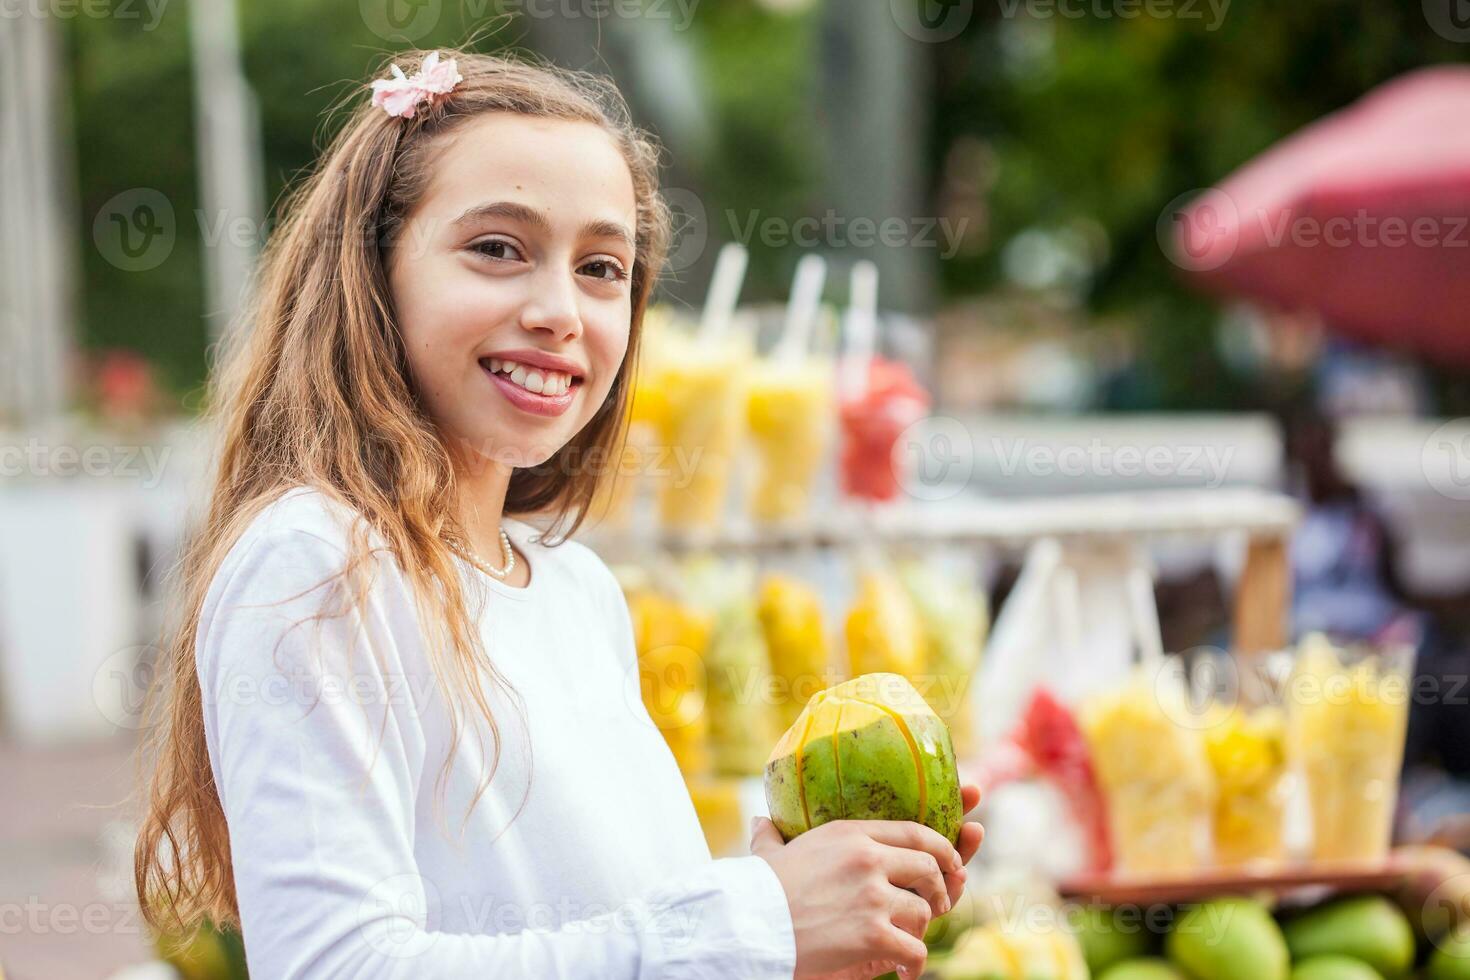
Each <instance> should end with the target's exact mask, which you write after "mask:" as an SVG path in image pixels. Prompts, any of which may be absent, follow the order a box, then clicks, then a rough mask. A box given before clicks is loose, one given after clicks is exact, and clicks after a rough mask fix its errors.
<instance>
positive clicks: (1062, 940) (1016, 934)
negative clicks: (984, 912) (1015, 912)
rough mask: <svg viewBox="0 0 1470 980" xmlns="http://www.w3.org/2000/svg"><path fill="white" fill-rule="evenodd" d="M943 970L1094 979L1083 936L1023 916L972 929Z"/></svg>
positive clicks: (992, 976)
mask: <svg viewBox="0 0 1470 980" xmlns="http://www.w3.org/2000/svg"><path fill="white" fill-rule="evenodd" d="M942 975H943V976H946V977H955V978H957V980H958V978H963V980H970V978H972V977H979V978H984V980H1033V978H1044V980H1088V976H1089V974H1088V970H1087V961H1086V960H1085V959H1084V958H1083V955H1082V947H1081V946H1080V945H1079V944H1078V942H1077V938H1076V937H1075V936H1073V935H1072V934H1071V933H1069V932H1067V931H1066V930H1065V929H1063V928H1061V927H1059V926H1046V927H1039V926H1033V925H1030V924H1028V923H1027V922H1026V921H1025V920H1024V919H1022V918H1019V917H1018V918H1017V920H1016V921H1014V922H1006V923H993V924H991V925H985V926H976V927H974V928H972V929H969V930H967V931H966V932H965V933H964V934H963V935H961V936H960V938H959V939H958V941H956V943H955V947H954V950H953V952H951V953H950V955H949V956H947V957H945V958H944V961H943V968H942Z"/></svg>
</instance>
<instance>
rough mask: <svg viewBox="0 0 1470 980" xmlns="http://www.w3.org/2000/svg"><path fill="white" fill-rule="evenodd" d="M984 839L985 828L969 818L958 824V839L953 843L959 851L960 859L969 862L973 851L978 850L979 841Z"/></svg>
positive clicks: (973, 853)
mask: <svg viewBox="0 0 1470 980" xmlns="http://www.w3.org/2000/svg"><path fill="white" fill-rule="evenodd" d="M983 840H985V828H984V827H983V826H982V825H981V824H978V823H976V822H975V821H973V820H970V821H968V822H966V823H962V824H960V840H959V843H958V844H956V845H955V850H957V851H959V852H960V861H961V862H963V863H964V864H969V863H970V859H971V858H973V857H974V856H975V852H976V851H978V850H980V842H981V841H983Z"/></svg>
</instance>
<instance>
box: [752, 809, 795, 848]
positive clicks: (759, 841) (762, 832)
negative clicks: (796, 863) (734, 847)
mask: <svg viewBox="0 0 1470 980" xmlns="http://www.w3.org/2000/svg"><path fill="white" fill-rule="evenodd" d="M785 846H786V842H785V841H784V840H782V839H781V832H780V831H779V830H777V829H776V825H775V824H773V823H771V821H769V820H767V819H766V818H765V817H756V818H755V819H753V820H751V822H750V853H752V854H756V855H761V854H769V853H770V852H772V851H775V850H780V849H781V848H783V847H785Z"/></svg>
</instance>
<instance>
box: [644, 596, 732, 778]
mask: <svg viewBox="0 0 1470 980" xmlns="http://www.w3.org/2000/svg"><path fill="white" fill-rule="evenodd" d="M628 611H629V613H630V614H631V617H632V620H633V634H634V638H635V640H636V644H637V649H638V667H639V684H640V688H641V690H642V694H643V704H644V706H645V707H647V709H648V714H649V717H650V718H652V719H653V723H654V724H655V725H657V726H658V728H659V731H660V732H662V733H663V737H664V740H665V741H666V742H668V744H669V748H670V750H671V751H672V752H673V753H674V760H675V761H676V762H678V764H679V769H680V771H682V772H683V773H684V775H685V777H686V778H688V777H693V776H697V775H702V774H704V773H707V772H708V771H709V769H710V747H709V716H708V714H707V713H706V711H705V697H706V682H705V670H704V654H705V649H706V647H707V646H708V644H709V637H710V629H711V625H712V623H711V620H710V617H709V616H708V615H706V614H704V613H702V612H699V611H697V610H694V609H689V608H686V607H685V606H683V605H681V604H679V603H677V602H675V601H673V600H672V599H670V598H668V597H667V596H664V595H660V594H658V593H656V592H653V591H639V592H636V593H634V594H633V595H630V596H629V597H628Z"/></svg>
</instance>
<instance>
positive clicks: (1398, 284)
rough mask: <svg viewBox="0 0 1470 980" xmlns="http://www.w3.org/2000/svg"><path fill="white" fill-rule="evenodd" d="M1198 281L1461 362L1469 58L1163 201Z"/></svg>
mask: <svg viewBox="0 0 1470 980" xmlns="http://www.w3.org/2000/svg"><path fill="white" fill-rule="evenodd" d="M1160 237H1161V239H1162V240H1163V241H1164V242H1165V243H1166V248H1167V249H1168V250H1169V251H1170V252H1171V257H1172V258H1173V259H1174V261H1175V262H1176V263H1177V264H1178V265H1180V266H1181V267H1182V268H1184V269H1185V270H1186V271H1188V272H1189V273H1190V275H1191V276H1192V277H1193V278H1194V280H1195V281H1196V282H1198V283H1199V284H1200V285H1202V286H1204V287H1205V288H1207V289H1209V290H1211V291H1214V292H1218V293H1222V294H1226V295H1231V296H1243V297H1247V298H1250V299H1254V300H1257V301H1260V302H1263V303H1265V304H1268V305H1273V306H1276V307H1279V308H1283V309H1287V310H1302V309H1309V310H1315V311H1317V312H1319V313H1321V314H1322V315H1323V317H1324V319H1325V320H1326V322H1327V324H1328V326H1329V327H1330V328H1332V329H1335V330H1338V331H1340V332H1341V333H1344V334H1347V335H1349V336H1352V337H1356V338H1358V339H1360V340H1365V341H1369V342H1372V343H1378V344H1385V345H1390V346H1395V347H1401V348H1408V349H1412V350H1416V351H1419V352H1421V353H1423V354H1426V355H1428V356H1430V357H1434V358H1436V359H1440V360H1453V361H1457V362H1459V363H1462V364H1470V67H1461V66H1453V67H1439V68H1430V69H1425V70H1421V71H1417V72H1413V73H1411V74H1408V75H1404V76H1402V77H1400V78H1398V79H1395V80H1394V81H1392V82H1389V83H1387V84H1385V85H1383V86H1381V87H1380V88H1378V89H1375V90H1374V91H1373V92H1370V93H1369V94H1368V95H1366V96H1364V97H1363V98H1362V99H1361V100H1359V101H1358V102H1356V103H1354V104H1353V105H1351V106H1349V107H1348V108H1346V109H1343V110H1341V111H1340V112H1336V113H1334V114H1332V115H1330V116H1328V117H1326V118H1324V119H1321V120H1319V121H1317V122H1315V123H1313V124H1312V125H1310V126H1308V127H1306V128H1305V129H1303V130H1302V131H1301V132H1299V133H1297V134H1296V135H1294V136H1292V137H1290V138H1289V139H1287V140H1284V141H1283V142H1281V143H1280V144H1278V145H1277V146H1275V147H1273V148H1271V149H1270V150H1268V151H1266V152H1265V153H1264V154H1262V155H1261V156H1260V157H1257V158H1256V159H1255V160H1253V161H1251V162H1250V163H1248V164H1246V165H1245V166H1244V167H1242V168H1241V169H1240V170H1238V171H1236V172H1235V173H1233V174H1231V175H1230V176H1229V177H1228V178H1227V179H1226V180H1225V181H1224V182H1223V183H1221V184H1220V185H1218V186H1217V187H1214V188H1211V189H1210V190H1207V191H1205V192H1203V193H1201V194H1199V195H1197V196H1195V197H1193V198H1192V199H1191V200H1189V201H1188V202H1187V203H1186V204H1184V205H1183V206H1182V207H1179V208H1177V209H1174V208H1171V209H1170V210H1169V211H1166V212H1165V215H1164V216H1163V218H1162V219H1161V227H1160Z"/></svg>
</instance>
